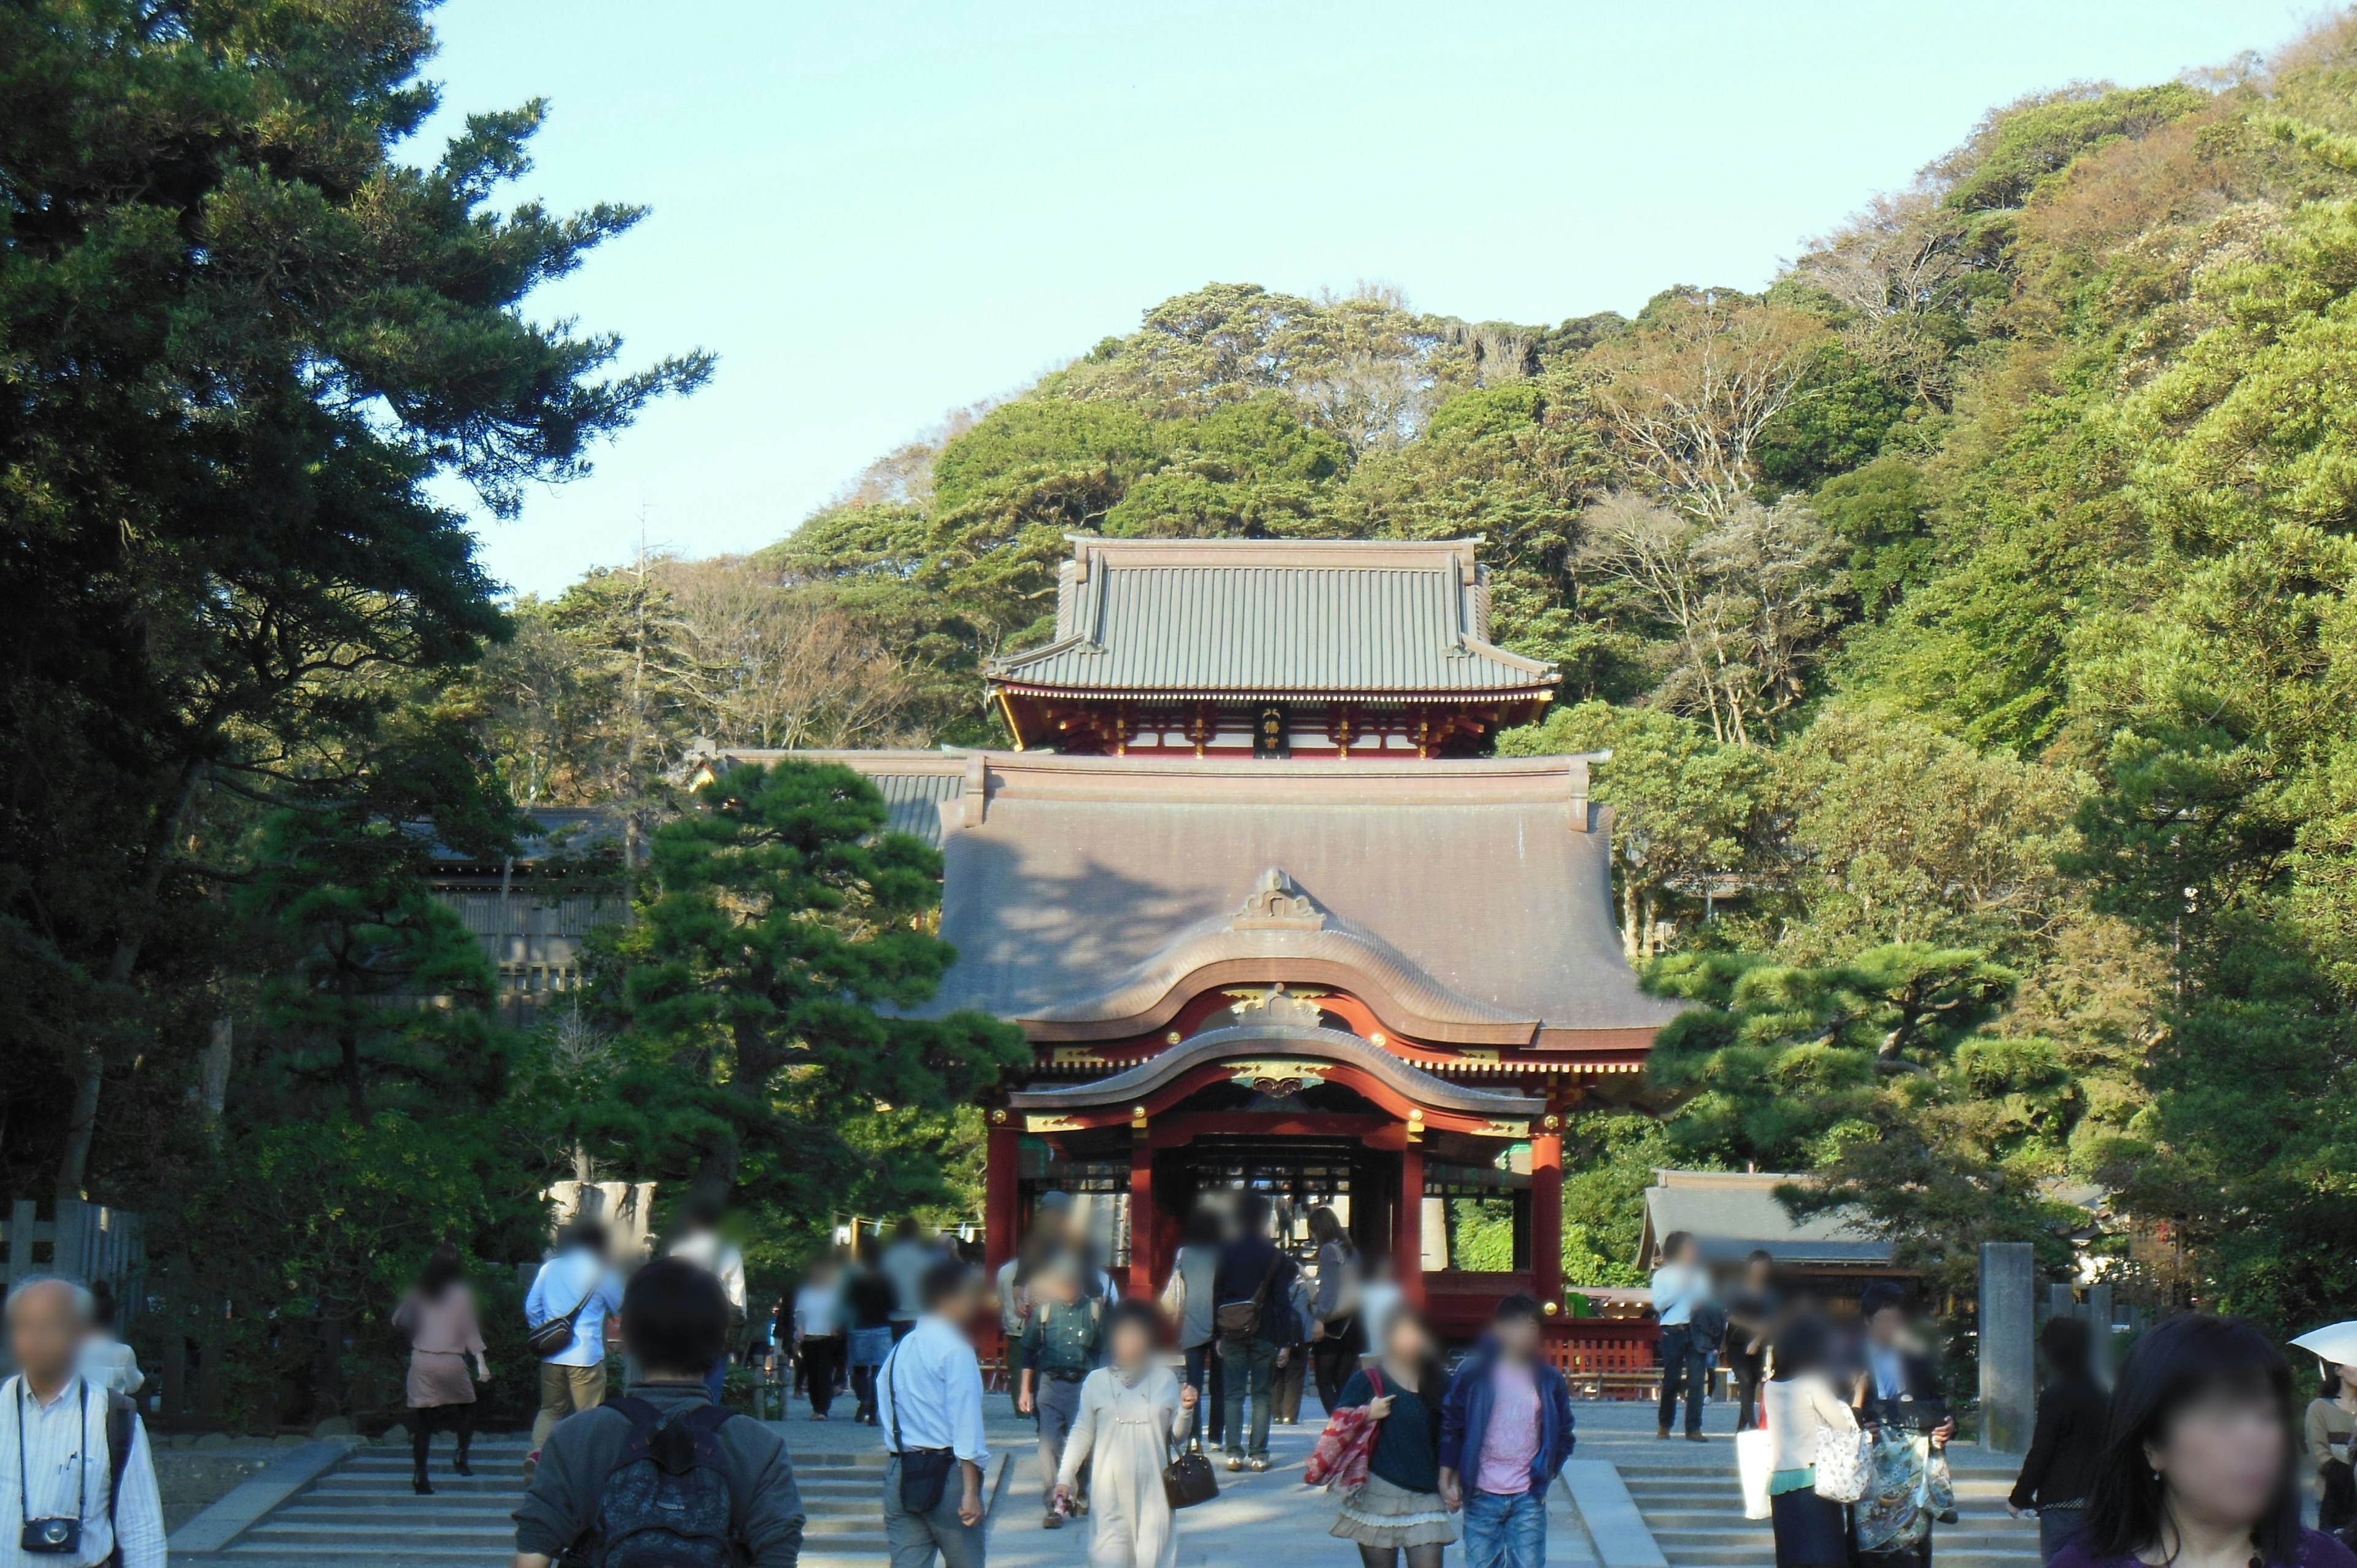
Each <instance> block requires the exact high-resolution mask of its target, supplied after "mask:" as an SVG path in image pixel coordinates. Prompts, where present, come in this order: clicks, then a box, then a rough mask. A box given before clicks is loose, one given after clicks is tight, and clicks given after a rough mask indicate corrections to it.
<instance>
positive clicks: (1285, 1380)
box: [1268, 1272, 1317, 1426]
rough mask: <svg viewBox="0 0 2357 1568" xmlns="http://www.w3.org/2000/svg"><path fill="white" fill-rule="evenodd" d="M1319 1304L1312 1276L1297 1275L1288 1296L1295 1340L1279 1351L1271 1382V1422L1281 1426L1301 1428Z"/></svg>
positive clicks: (1270, 1378)
mask: <svg viewBox="0 0 2357 1568" xmlns="http://www.w3.org/2000/svg"><path fill="white" fill-rule="evenodd" d="M1316 1300H1317V1292H1316V1291H1314V1290H1313V1289H1311V1287H1310V1283H1309V1276H1308V1274H1305V1273H1298V1272H1297V1273H1295V1274H1294V1276H1293V1285H1292V1288H1291V1289H1290V1290H1288V1291H1287V1292H1286V1310H1287V1311H1288V1312H1289V1313H1290V1315H1291V1316H1290V1320H1289V1321H1290V1326H1291V1327H1292V1330H1293V1337H1292V1338H1291V1339H1289V1340H1287V1341H1286V1344H1285V1345H1284V1347H1283V1348H1281V1349H1279V1350H1278V1351H1277V1353H1276V1366H1275V1369H1273V1370H1272V1371H1271V1372H1270V1373H1269V1378H1268V1412H1269V1414H1268V1418H1269V1420H1270V1421H1272V1422H1274V1423H1275V1424H1276V1425H1278V1426H1298V1425H1300V1424H1301V1394H1302V1391H1303V1389H1304V1388H1306V1387H1307V1386H1308V1381H1309V1337H1310V1335H1311V1333H1312V1332H1313V1331H1314V1330H1315V1328H1316V1326H1317V1319H1316V1317H1315V1316H1314V1315H1313V1312H1312V1305H1313V1304H1314V1303H1315V1301H1316Z"/></svg>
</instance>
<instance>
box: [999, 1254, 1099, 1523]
mask: <svg viewBox="0 0 2357 1568" xmlns="http://www.w3.org/2000/svg"><path fill="white" fill-rule="evenodd" d="M1075 1262H1076V1260H1073V1259H1070V1258H1063V1259H1059V1260H1058V1261H1057V1262H1053V1263H1050V1264H1049V1265H1048V1266H1047V1267H1046V1268H1045V1269H1043V1270H1042V1271H1041V1272H1040V1273H1039V1276H1038V1278H1037V1280H1036V1281H1035V1284H1036V1287H1037V1290H1038V1294H1039V1299H1038V1300H1037V1301H1035V1302H1034V1303H1033V1304H1032V1307H1031V1320H1030V1322H1029V1323H1028V1325H1027V1326H1025V1328H1024V1330H1023V1337H1022V1339H1021V1340H1020V1341H1019V1342H1018V1344H1017V1350H1016V1359H1017V1363H1018V1364H1019V1365H1020V1366H1021V1367H1022V1369H1023V1372H1022V1377H1021V1390H1020V1397H1019V1398H1017V1401H1016V1404H1015V1408H1016V1411H1017V1412H1018V1413H1019V1414H1023V1415H1037V1416H1038V1417H1039V1476H1040V1479H1041V1481H1042V1483H1043V1484H1042V1486H1041V1487H1040V1502H1041V1505H1042V1506H1043V1507H1044V1508H1045V1509H1047V1513H1046V1515H1045V1517H1043V1518H1042V1519H1041V1520H1040V1521H1039V1523H1040V1527H1041V1528H1042V1529H1046V1530H1060V1529H1061V1528H1063V1523H1064V1516H1063V1515H1061V1514H1060V1513H1058V1512H1057V1511H1056V1471H1057V1467H1058V1466H1060V1465H1061V1464H1063V1462H1064V1440H1065V1439H1066V1438H1067V1437H1069V1436H1070V1435H1071V1431H1072V1422H1073V1420H1074V1418H1076V1417H1077V1416H1078V1415H1079V1414H1080V1413H1081V1383H1082V1380H1085V1379H1086V1378H1087V1377H1088V1375H1089V1374H1090V1373H1091V1372H1093V1371H1095V1370H1096V1369H1097V1366H1098V1364H1099V1363H1100V1362H1102V1361H1103V1359H1104V1302H1103V1299H1102V1298H1100V1297H1099V1296H1097V1295H1096V1294H1094V1293H1093V1292H1084V1290H1083V1287H1082V1283H1081V1279H1080V1276H1079V1275H1078V1274H1077V1273H1074V1271H1073V1264H1074V1263H1075ZM1086 1497H1087V1494H1086V1492H1085V1491H1082V1494H1081V1498H1082V1500H1081V1501H1079V1502H1077V1503H1075V1504H1074V1506H1073V1511H1074V1512H1076V1513H1086V1512H1088V1503H1087V1501H1086Z"/></svg>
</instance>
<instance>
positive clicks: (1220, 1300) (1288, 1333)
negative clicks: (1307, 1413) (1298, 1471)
mask: <svg viewBox="0 0 2357 1568" xmlns="http://www.w3.org/2000/svg"><path fill="white" fill-rule="evenodd" d="M1236 1220H1237V1226H1236V1236H1235V1238H1234V1240H1231V1241H1230V1242H1229V1243H1228V1244H1227V1246H1226V1247H1224V1248H1223V1249H1222V1251H1221V1252H1220V1267H1219V1270H1218V1272H1217V1273H1215V1274H1214V1275H1213V1277H1212V1282H1211V1297H1212V1300H1213V1301H1214V1302H1215V1303H1216V1304H1217V1305H1215V1307H1214V1308H1213V1312H1212V1321H1213V1323H1214V1325H1215V1326H1217V1328H1218V1330H1219V1340H1220V1371H1221V1376H1222V1380H1223V1381H1224V1385H1225V1387H1224V1392H1225V1393H1226V1395H1227V1398H1226V1399H1225V1401H1224V1402H1223V1403H1224V1405H1225V1412H1224V1413H1223V1414H1222V1417H1221V1423H1222V1426H1223V1427H1224V1429H1225V1435H1226V1439H1227V1466H1228V1468H1229V1469H1231V1470H1241V1469H1243V1468H1245V1467H1246V1466H1250V1467H1251V1468H1253V1469H1254V1470H1265V1469H1267V1468H1268V1428H1269V1420H1270V1417H1271V1416H1272V1414H1273V1413H1274V1412H1273V1411H1272V1410H1271V1409H1270V1400H1269V1388H1270V1385H1271V1383H1272V1381H1273V1380H1274V1379H1275V1372H1276V1366H1277V1359H1278V1357H1279V1355H1280V1354H1281V1353H1282V1352H1283V1351H1284V1348H1285V1347H1286V1345H1287V1344H1289V1343H1290V1342H1291V1340H1292V1337H1293V1336H1294V1334H1295V1333H1296V1332H1297V1330H1296V1328H1295V1327H1294V1322H1295V1319H1294V1314H1293V1310H1292V1298H1293V1276H1294V1275H1295V1274H1296V1273H1299V1272H1300V1271H1299V1270H1298V1269H1297V1267H1296V1266H1295V1264H1294V1262H1293V1260H1292V1259H1290V1258H1288V1257H1286V1255H1285V1254H1284V1253H1283V1252H1282V1251H1278V1250H1277V1247H1276V1244H1275V1242H1274V1241H1272V1240H1269V1236H1268V1222H1269V1204H1268V1199H1267V1198H1266V1197H1265V1196H1263V1195H1262V1194H1260V1193H1257V1192H1247V1193H1245V1194H1244V1195H1243V1199H1242V1200H1241V1201H1240V1202H1239V1203H1238V1205H1237V1207H1236ZM1247 1401H1249V1402H1250V1403H1251V1406H1252V1427H1251V1431H1250V1433H1249V1434H1247V1433H1246V1430H1245V1427H1244V1407H1245V1403H1246V1402H1247Z"/></svg>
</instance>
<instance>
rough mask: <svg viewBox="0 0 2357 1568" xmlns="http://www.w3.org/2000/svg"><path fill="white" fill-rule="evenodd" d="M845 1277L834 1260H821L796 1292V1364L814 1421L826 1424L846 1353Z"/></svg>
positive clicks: (814, 1265) (794, 1329) (832, 1406)
mask: <svg viewBox="0 0 2357 1568" xmlns="http://www.w3.org/2000/svg"><path fill="white" fill-rule="evenodd" d="M843 1308H844V1300H843V1274H842V1272H841V1271H840V1270H838V1269H837V1268H836V1267H835V1265H834V1261H833V1260H832V1259H826V1258H822V1259H821V1260H819V1261H818V1262H815V1263H813V1264H812V1265H811V1267H810V1272H809V1273H805V1274H804V1275H803V1276H802V1284H801V1286H800V1287H799V1288H797V1289H796V1290H795V1292H794V1306H793V1337H794V1338H793V1344H794V1364H795V1366H796V1367H797V1368H798V1369H800V1372H801V1381H802V1391H803V1394H804V1397H806V1398H807V1399H808V1400H809V1401H810V1407H811V1419H812V1420H813V1421H824V1420H825V1419H826V1418H827V1412H829V1411H830V1410H832V1409H833V1408H834V1393H835V1389H836V1387H837V1385H838V1384H839V1382H840V1380H841V1379H842V1377H843V1364H844V1356H845V1351H846V1349H847V1346H846V1344H845V1334H844V1316H843Z"/></svg>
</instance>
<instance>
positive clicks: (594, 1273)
mask: <svg viewBox="0 0 2357 1568" xmlns="http://www.w3.org/2000/svg"><path fill="white" fill-rule="evenodd" d="M621 1310H622V1282H621V1280H620V1278H619V1276H617V1275H616V1274H615V1273H614V1271H613V1269H612V1267H611V1266H610V1265H608V1262H607V1261H606V1228H605V1227H604V1226H603V1225H600V1224H598V1223H597V1221H596V1220H594V1219H579V1220H576V1221H575V1222H574V1224H573V1228H572V1230H569V1231H567V1232H566V1234H565V1245H564V1247H563V1248H562V1249H561V1250H560V1251H558V1252H557V1254H556V1256H554V1257H553V1258H551V1259H549V1260H548V1262H544V1263H543V1264H541V1265H540V1273H537V1274H535V1275H533V1281H532V1293H531V1294H529V1295H527V1296H525V1297H524V1302H523V1320H524V1323H525V1325H526V1326H529V1327H533V1328H537V1327H539V1326H541V1325H542V1324H544V1323H546V1322H548V1321H549V1320H550V1319H552V1318H558V1317H563V1316H565V1315H566V1314H567V1313H571V1314H573V1337H572V1339H571V1340H569V1341H568V1342H567V1343H566V1344H565V1348H564V1349H562V1350H559V1351H558V1352H557V1353H556V1354H555V1355H554V1356H546V1357H543V1358H542V1359H541V1363H540V1413H539V1414H538V1415H535V1416H534V1417H533V1421H532V1452H531V1453H530V1454H528V1455H525V1456H524V1462H523V1478H524V1484H525V1485H526V1486H530V1485H531V1484H532V1477H533V1471H534V1470H535V1469H536V1468H537V1467H538V1466H539V1464H540V1445H541V1444H544V1443H545V1442H547V1441H548V1434H550V1433H551V1432H554V1430H555V1429H556V1423H558V1422H560V1421H563V1420H564V1419H565V1417H566V1416H568V1415H571V1414H572V1413H573V1412H576V1411H580V1410H595V1409H597V1407H598V1406H599V1405H601V1404H603V1403H605V1402H606V1320H607V1318H608V1316H609V1315H611V1314H614V1313H618V1312H619V1311H621Z"/></svg>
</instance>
